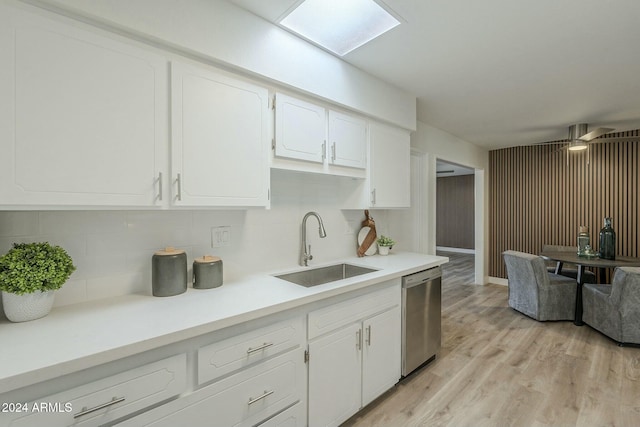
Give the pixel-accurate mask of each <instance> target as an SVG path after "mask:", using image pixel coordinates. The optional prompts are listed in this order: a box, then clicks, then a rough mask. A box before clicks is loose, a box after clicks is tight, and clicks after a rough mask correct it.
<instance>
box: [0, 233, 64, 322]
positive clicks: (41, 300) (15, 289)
mask: <svg viewBox="0 0 640 427" xmlns="http://www.w3.org/2000/svg"><path fill="white" fill-rule="evenodd" d="M75 269H76V267H75V266H74V265H73V260H72V259H71V257H70V256H69V254H67V252H66V251H65V250H64V249H62V248H61V247H60V246H52V245H50V244H49V243H47V242H44V243H14V244H13V248H12V249H11V250H9V252H7V253H6V254H5V255H4V256H2V257H0V290H1V291H2V305H3V307H4V313H5V315H6V316H7V318H8V319H9V320H11V321H12V322H26V321H28V320H34V319H39V318H41V317H44V316H46V315H47V314H49V312H50V311H51V307H52V306H53V299H54V292H55V290H57V289H60V287H62V285H64V283H65V282H66V281H67V279H68V278H69V276H71V273H73V272H74V271H75Z"/></svg>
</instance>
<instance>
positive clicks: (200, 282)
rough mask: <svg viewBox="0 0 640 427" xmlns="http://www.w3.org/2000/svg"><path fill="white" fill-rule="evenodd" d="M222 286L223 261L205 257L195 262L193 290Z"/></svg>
mask: <svg viewBox="0 0 640 427" xmlns="http://www.w3.org/2000/svg"><path fill="white" fill-rule="evenodd" d="M221 285H222V260H221V259H220V258H219V257H217V256H211V255H205V256H203V257H201V258H196V259H194V260H193V288H194V289H210V288H217V287H218V286H221Z"/></svg>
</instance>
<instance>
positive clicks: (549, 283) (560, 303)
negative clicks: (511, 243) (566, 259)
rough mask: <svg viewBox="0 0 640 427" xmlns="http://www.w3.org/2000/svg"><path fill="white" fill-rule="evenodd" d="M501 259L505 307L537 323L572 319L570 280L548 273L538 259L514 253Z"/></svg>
mask: <svg viewBox="0 0 640 427" xmlns="http://www.w3.org/2000/svg"><path fill="white" fill-rule="evenodd" d="M502 255H503V256H504V262H505V264H506V266H507V277H508V279H509V307H511V308H513V309H515V310H517V311H519V312H521V313H522V314H525V315H527V316H529V317H532V318H534V319H536V320H540V321H544V320H573V319H574V317H575V315H574V313H575V304H576V287H577V286H576V281H575V280H574V279H571V278H570V277H566V276H560V275H557V274H553V273H549V272H548V271H547V269H546V265H545V263H544V260H543V259H542V258H540V257H539V256H536V255H532V254H527V253H524V252H516V251H505V252H503V253H502Z"/></svg>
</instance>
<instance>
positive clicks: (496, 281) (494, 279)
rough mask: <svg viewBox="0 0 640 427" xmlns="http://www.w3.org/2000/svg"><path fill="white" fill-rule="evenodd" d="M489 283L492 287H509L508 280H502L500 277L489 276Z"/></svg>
mask: <svg viewBox="0 0 640 427" xmlns="http://www.w3.org/2000/svg"><path fill="white" fill-rule="evenodd" d="M489 283H493V284H494V285H502V286H508V285H509V280H508V279H503V278H502V277H491V276H489Z"/></svg>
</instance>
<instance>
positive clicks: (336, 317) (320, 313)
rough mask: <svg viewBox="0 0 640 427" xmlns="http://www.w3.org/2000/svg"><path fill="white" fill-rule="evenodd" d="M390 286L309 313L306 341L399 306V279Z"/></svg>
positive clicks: (391, 282) (391, 281) (400, 295)
mask: <svg viewBox="0 0 640 427" xmlns="http://www.w3.org/2000/svg"><path fill="white" fill-rule="evenodd" d="M387 283H389V284H390V285H391V286H390V287H388V288H385V289H381V290H379V291H375V292H372V293H370V294H366V295H362V296H359V297H356V298H351V299H348V300H346V301H342V302H339V303H337V304H333V305H330V306H327V307H324V308H321V309H319V310H315V311H312V312H311V313H309V324H308V327H309V335H308V339H310V340H311V339H313V338H316V337H319V336H320V335H323V334H326V333H327V332H331V331H333V330H335V329H338V328H340V327H341V326H344V325H348V324H349V323H353V322H357V321H360V320H362V319H364V318H367V317H369V316H372V315H374V314H376V313H380V312H382V311H385V310H388V309H389V308H392V307H395V306H400V302H401V298H402V294H401V292H400V279H396V280H390V281H389V282H387Z"/></svg>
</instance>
